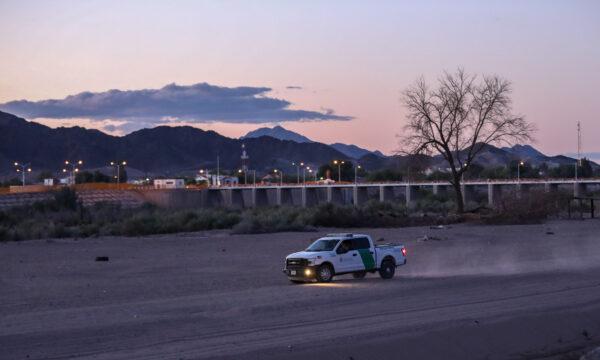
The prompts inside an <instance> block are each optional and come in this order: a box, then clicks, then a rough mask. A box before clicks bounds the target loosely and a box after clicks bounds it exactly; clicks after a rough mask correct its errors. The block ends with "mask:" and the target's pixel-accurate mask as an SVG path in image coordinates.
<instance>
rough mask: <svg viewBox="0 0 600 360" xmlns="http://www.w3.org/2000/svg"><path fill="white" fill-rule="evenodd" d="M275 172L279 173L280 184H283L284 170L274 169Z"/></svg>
mask: <svg viewBox="0 0 600 360" xmlns="http://www.w3.org/2000/svg"><path fill="white" fill-rule="evenodd" d="M273 172H274V173H275V174H277V173H279V186H280V187H281V186H283V171H279V170H277V169H275V170H273Z"/></svg>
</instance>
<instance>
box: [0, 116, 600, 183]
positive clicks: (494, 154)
mask: <svg viewBox="0 0 600 360" xmlns="http://www.w3.org/2000/svg"><path fill="white" fill-rule="evenodd" d="M259 130H260V131H258V132H257V131H255V132H251V133H249V134H247V135H246V136H244V137H242V138H241V139H233V138H229V137H225V136H222V135H220V134H218V133H216V132H214V131H204V130H201V129H198V128H195V127H189V126H179V127H168V126H159V127H155V128H151V129H142V130H138V131H135V132H132V133H130V134H127V135H125V136H112V135H108V134H105V133H103V132H101V131H99V130H92V129H85V128H82V127H69V128H65V127H59V128H50V127H48V126H45V125H42V124H39V123H36V122H32V121H27V120H25V119H22V118H19V117H17V116H14V115H11V114H8V113H5V112H0V174H1V175H4V176H5V177H6V176H12V175H14V167H13V163H14V162H15V161H18V162H24V163H28V162H30V163H31V167H32V168H33V169H34V170H36V171H41V170H50V171H59V170H60V169H62V167H63V164H64V161H65V160H71V161H76V160H83V161H84V166H83V168H84V169H99V168H104V167H106V166H107V164H108V163H110V161H122V160H126V161H127V162H128V166H129V167H130V169H131V170H132V173H134V172H135V173H138V174H148V175H164V176H170V175H171V176H175V175H190V174H194V173H196V172H197V171H198V170H199V169H207V170H213V171H214V170H215V169H216V168H217V159H218V162H219V164H218V165H219V166H220V168H221V169H223V170H235V169H239V168H240V167H241V165H242V164H241V158H240V156H241V153H242V145H244V146H245V150H246V151H247V153H248V155H249V156H250V159H249V160H248V163H247V165H248V167H249V168H250V169H252V170H256V171H258V172H259V173H265V172H269V171H272V170H273V169H280V170H283V171H285V172H287V173H288V174H290V173H295V172H296V168H295V167H294V166H293V165H292V162H300V161H302V162H304V163H306V164H309V165H310V166H315V167H316V166H319V165H322V164H325V163H328V162H330V161H332V160H333V159H346V160H350V161H353V162H356V163H360V164H361V165H362V166H363V167H364V168H365V169H367V170H378V169H384V168H399V167H400V168H401V167H403V166H405V165H406V164H407V162H408V161H419V162H421V163H425V164H427V166H428V167H435V168H440V169H444V168H446V167H447V166H446V165H445V164H444V160H443V159H442V158H441V156H439V155H438V156H432V157H430V156H426V155H419V156H399V155H395V156H385V155H383V154H381V153H379V152H374V151H369V150H366V149H362V148H359V147H357V146H355V145H347V144H339V143H338V144H331V145H327V144H322V143H319V142H315V141H312V140H310V139H308V138H306V137H304V136H302V135H300V134H297V133H294V132H291V131H289V130H286V129H284V128H282V127H275V128H273V129H269V130H264V129H259ZM267 134H271V135H267ZM272 135H281V136H284V137H285V138H284V139H279V138H278V137H277V136H272ZM297 140H298V141H297ZM307 140H308V141H307ZM514 160H525V161H527V162H528V163H530V164H533V165H540V164H542V163H546V164H548V165H549V166H557V165H560V164H573V163H574V162H575V160H574V159H573V158H569V157H566V156H562V155H559V156H546V155H544V154H542V153H541V152H539V151H538V150H536V149H535V148H533V147H532V146H530V145H515V146H513V147H510V148H498V147H494V146H491V145H486V147H485V149H484V151H482V153H481V154H480V155H479V156H478V157H477V159H476V161H475V162H476V163H477V164H480V165H482V166H501V165H506V164H507V163H509V162H510V161H514ZM593 166H594V167H597V166H598V165H596V164H593ZM133 170H136V171H133Z"/></svg>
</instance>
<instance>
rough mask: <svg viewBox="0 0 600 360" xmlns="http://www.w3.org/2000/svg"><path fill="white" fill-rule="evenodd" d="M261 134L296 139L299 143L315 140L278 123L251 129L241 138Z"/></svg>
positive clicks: (256, 136) (283, 138)
mask: <svg viewBox="0 0 600 360" xmlns="http://www.w3.org/2000/svg"><path fill="white" fill-rule="evenodd" d="M261 136H270V137H272V138H275V139H279V140H289V141H295V142H297V143H310V142H313V141H312V140H311V139H309V138H307V137H306V136H304V135H301V134H298V133H297V132H294V131H291V130H287V129H285V128H284V127H283V126H280V125H276V126H274V127H272V128H269V127H261V128H258V129H256V130H253V131H250V132H249V133H247V134H246V135H244V136H242V137H241V138H240V139H251V138H258V137H261Z"/></svg>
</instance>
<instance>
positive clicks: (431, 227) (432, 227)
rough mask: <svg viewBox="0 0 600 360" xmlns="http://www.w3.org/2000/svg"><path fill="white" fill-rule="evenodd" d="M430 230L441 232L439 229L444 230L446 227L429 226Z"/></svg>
mask: <svg viewBox="0 0 600 360" xmlns="http://www.w3.org/2000/svg"><path fill="white" fill-rule="evenodd" d="M429 228H430V229H433V230H441V229H445V228H446V227H445V226H444V225H437V226H430V227H429Z"/></svg>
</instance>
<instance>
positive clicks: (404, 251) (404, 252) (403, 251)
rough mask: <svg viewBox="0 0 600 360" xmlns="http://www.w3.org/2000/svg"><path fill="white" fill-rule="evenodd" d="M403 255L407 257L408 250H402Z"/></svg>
mask: <svg viewBox="0 0 600 360" xmlns="http://www.w3.org/2000/svg"><path fill="white" fill-rule="evenodd" d="M402 255H404V256H406V248H402Z"/></svg>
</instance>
